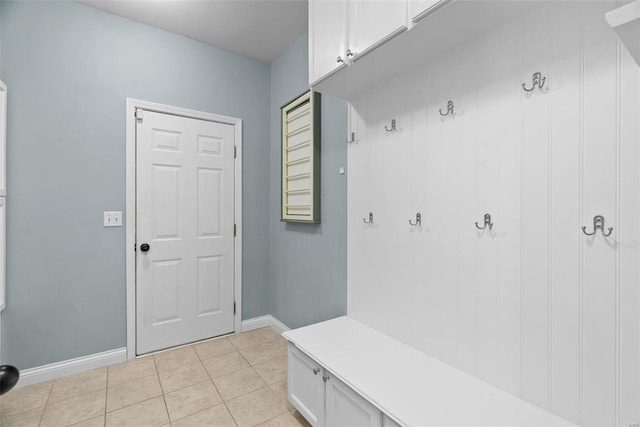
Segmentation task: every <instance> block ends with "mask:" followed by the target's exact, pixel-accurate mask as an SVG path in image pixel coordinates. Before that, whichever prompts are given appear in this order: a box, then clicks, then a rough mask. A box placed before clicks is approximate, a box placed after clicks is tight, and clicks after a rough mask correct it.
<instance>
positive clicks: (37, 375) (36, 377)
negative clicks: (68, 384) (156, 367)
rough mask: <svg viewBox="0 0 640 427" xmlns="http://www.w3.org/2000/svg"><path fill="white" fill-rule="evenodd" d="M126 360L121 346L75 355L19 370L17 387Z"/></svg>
mask: <svg viewBox="0 0 640 427" xmlns="http://www.w3.org/2000/svg"><path fill="white" fill-rule="evenodd" d="M126 360H127V349H126V348H125V347H122V348H117V349H115V350H109V351H103V352H102V353H95V354H90V355H88V356H83V357H77V358H75V359H69V360H63V361H62V362H56V363H51V364H49V365H43V366H38V367H36V368H31V369H25V370H23V371H20V380H19V381H18V385H17V388H20V387H24V386H28V385H31V384H37V383H41V382H44V381H48V380H53V379H56V378H60V377H64V376H67V375H71V374H77V373H79V372H85V371H89V370H91V369H96V368H102V367H103V366H109V365H115V364H116V363H121V362H124V361H126Z"/></svg>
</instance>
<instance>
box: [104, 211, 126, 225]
mask: <svg viewBox="0 0 640 427" xmlns="http://www.w3.org/2000/svg"><path fill="white" fill-rule="evenodd" d="M104 226H105V227H122V212H121V211H104Z"/></svg>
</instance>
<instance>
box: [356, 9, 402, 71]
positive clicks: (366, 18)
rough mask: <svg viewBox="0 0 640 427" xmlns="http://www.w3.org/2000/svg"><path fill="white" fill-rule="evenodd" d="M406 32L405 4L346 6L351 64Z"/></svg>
mask: <svg viewBox="0 0 640 427" xmlns="http://www.w3.org/2000/svg"><path fill="white" fill-rule="evenodd" d="M406 29H407V2H406V0H352V1H350V2H349V50H350V51H351V53H352V54H353V57H352V60H354V61H355V60H356V59H358V58H359V57H361V56H362V55H364V54H366V53H367V52H369V51H370V50H372V49H373V48H375V47H376V46H378V45H380V44H382V43H384V42H385V41H387V40H389V39H390V38H391V37H393V36H395V35H396V34H398V33H401V32H402V31H404V30H406Z"/></svg>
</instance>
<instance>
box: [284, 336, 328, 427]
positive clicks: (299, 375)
mask: <svg viewBox="0 0 640 427" xmlns="http://www.w3.org/2000/svg"><path fill="white" fill-rule="evenodd" d="M323 375H324V370H323V369H322V368H321V367H320V365H318V364H317V363H315V362H314V361H313V360H311V359H310V358H309V357H308V356H307V355H305V354H304V353H302V352H301V351H300V350H298V348H297V347H296V346H295V345H293V344H291V343H289V360H288V384H287V385H288V391H287V393H288V398H289V401H290V402H291V404H292V405H293V406H295V407H296V409H297V410H298V412H300V413H301V414H302V416H304V417H305V418H306V419H307V421H309V423H310V424H311V425H312V426H314V427H318V426H320V427H321V426H324V383H323V382H322V376H323Z"/></svg>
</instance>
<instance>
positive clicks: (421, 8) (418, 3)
mask: <svg viewBox="0 0 640 427" xmlns="http://www.w3.org/2000/svg"><path fill="white" fill-rule="evenodd" d="M448 1H449V0H409V17H410V18H411V21H413V22H418V21H419V20H421V19H422V18H424V17H425V16H427V15H428V14H430V13H431V12H433V11H434V10H435V9H436V8H438V7H439V6H442V5H443V4H444V3H446V2H448Z"/></svg>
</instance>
